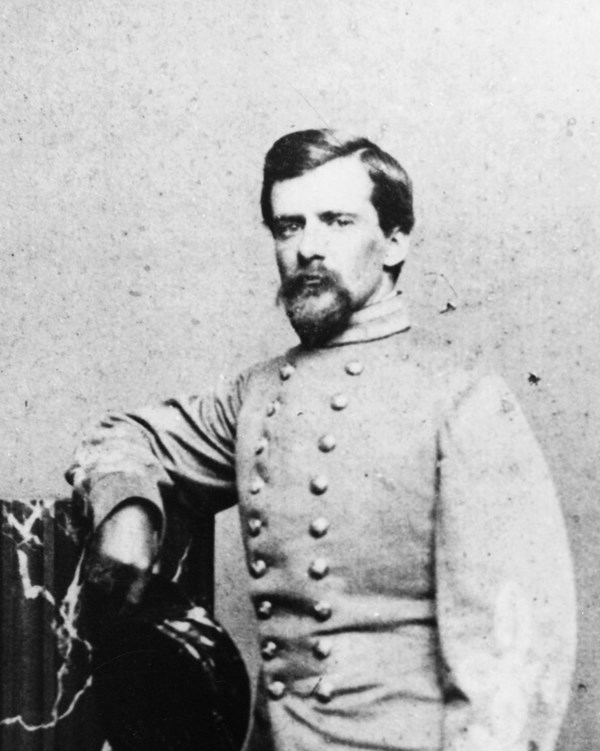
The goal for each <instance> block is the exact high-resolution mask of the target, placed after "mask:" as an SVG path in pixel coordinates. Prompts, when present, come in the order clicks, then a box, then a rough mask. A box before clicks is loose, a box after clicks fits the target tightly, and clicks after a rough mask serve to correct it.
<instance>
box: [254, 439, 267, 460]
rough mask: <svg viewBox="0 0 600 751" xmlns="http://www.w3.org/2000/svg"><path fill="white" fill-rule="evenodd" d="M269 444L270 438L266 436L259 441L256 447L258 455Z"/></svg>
mask: <svg viewBox="0 0 600 751" xmlns="http://www.w3.org/2000/svg"><path fill="white" fill-rule="evenodd" d="M268 445H269V441H268V439H267V438H266V437H265V436H263V437H262V438H261V439H260V440H259V441H258V443H257V444H256V448H255V449H254V451H255V453H256V455H257V456H258V455H259V454H262V453H263V451H264V450H265V449H266V448H267V446H268Z"/></svg>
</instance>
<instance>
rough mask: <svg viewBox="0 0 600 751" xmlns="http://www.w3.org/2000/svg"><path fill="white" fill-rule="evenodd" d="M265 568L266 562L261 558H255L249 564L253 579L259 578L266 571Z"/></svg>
mask: <svg viewBox="0 0 600 751" xmlns="http://www.w3.org/2000/svg"><path fill="white" fill-rule="evenodd" d="M267 568H268V566H267V564H266V562H265V561H263V559H262V558H257V559H256V560H255V561H252V563H251V564H250V573H251V574H252V576H253V577H254V578H255V579H260V577H261V576H264V575H265V574H266V573H267Z"/></svg>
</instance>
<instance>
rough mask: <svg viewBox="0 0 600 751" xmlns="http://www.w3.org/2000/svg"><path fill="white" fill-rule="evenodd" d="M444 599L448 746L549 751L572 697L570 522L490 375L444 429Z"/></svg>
mask: <svg viewBox="0 0 600 751" xmlns="http://www.w3.org/2000/svg"><path fill="white" fill-rule="evenodd" d="M438 472H439V474H438V492H439V495H438V511H437V515H436V536H435V545H436V550H435V556H436V558H435V560H436V597H437V617H438V625H439V636H440V649H441V656H442V666H443V681H444V684H445V689H446V692H445V695H446V701H445V713H444V745H443V749H444V751H551V749H554V747H555V743H556V739H557V736H558V731H559V728H560V724H561V720H562V718H563V715H564V712H565V709H566V704H567V700H568V695H569V687H570V681H571V676H572V670H573V663H574V652H575V597H574V584H573V575H572V566H571V558H570V554H569V549H568V543H567V536H566V532H565V526H564V522H563V518H562V514H561V510H560V506H559V503H558V500H557V498H556V494H555V491H554V487H553V484H552V480H551V478H550V475H549V472H548V469H547V466H546V464H545V461H544V458H543V456H542V454H541V451H540V449H539V446H538V444H537V442H536V440H535V438H534V437H533V434H532V433H531V431H530V429H529V426H528V424H527V422H526V420H525V417H524V416H523V414H522V412H521V410H520V408H519V406H518V405H517V404H516V402H515V399H514V397H513V395H512V394H511V393H510V391H509V390H508V389H507V388H506V386H505V385H504V383H503V382H502V381H501V379H499V378H497V377H495V376H485V377H483V378H481V379H480V380H479V381H478V382H477V383H476V384H475V385H474V386H472V387H471V388H470V389H469V390H468V391H467V392H466V393H464V394H463V396H462V397H461V398H460V399H459V400H458V402H457V403H456V404H454V405H453V407H452V408H450V409H449V410H448V412H447V414H446V419H445V420H444V424H443V426H442V428H441V430H440V444H439V463H438Z"/></svg>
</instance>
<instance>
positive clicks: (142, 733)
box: [86, 576, 250, 751]
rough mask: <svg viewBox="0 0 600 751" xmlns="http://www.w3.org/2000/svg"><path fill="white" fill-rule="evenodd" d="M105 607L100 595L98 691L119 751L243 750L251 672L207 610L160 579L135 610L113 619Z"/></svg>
mask: <svg viewBox="0 0 600 751" xmlns="http://www.w3.org/2000/svg"><path fill="white" fill-rule="evenodd" d="M87 603H88V604H87V606H86V607H87V613H86V618H87V619H88V621H89V619H90V616H91V613H92V610H91V609H90V607H89V598H88V600H87ZM99 605H100V600H99V599H98V598H97V597H96V602H95V607H94V610H95V612H96V613H97V614H98V615H99V618H100V620H99V621H98V620H96V622H95V624H94V628H93V629H92V630H91V632H90V633H91V634H92V637H91V640H92V643H93V647H94V650H93V663H92V667H93V691H94V695H95V699H96V703H97V706H98V709H99V713H100V718H101V722H102V724H103V727H104V730H105V732H106V736H107V739H108V741H109V743H110V744H111V747H112V751H239V749H241V747H242V745H243V742H244V739H245V736H246V732H247V729H248V723H249V715H250V684H249V680H248V674H247V671H246V668H245V665H244V662H243V660H242V658H241V656H240V653H239V651H238V649H237V648H236V646H235V644H234V643H233V641H232V639H231V638H230V636H229V635H228V634H227V633H226V631H225V630H224V629H223V627H222V626H220V625H219V624H218V623H217V621H215V619H214V618H213V617H212V616H210V615H209V614H208V612H207V611H206V609H205V608H203V607H201V606H200V605H197V604H195V603H194V602H192V601H190V600H189V598H187V597H186V595H185V594H184V593H183V591H182V590H181V588H180V587H179V586H178V585H177V584H176V583H174V582H171V581H165V580H163V579H161V578H160V577H158V576H155V577H153V578H152V581H151V582H150V584H149V586H148V590H147V592H146V595H145V597H144V600H143V602H142V604H141V606H140V607H139V608H136V610H135V611H134V612H132V613H131V614H130V615H127V616H116V617H114V618H113V617H106V611H104V613H102V612H101V610H98V606H99Z"/></svg>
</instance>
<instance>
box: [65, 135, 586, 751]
mask: <svg viewBox="0 0 600 751" xmlns="http://www.w3.org/2000/svg"><path fill="white" fill-rule="evenodd" d="M262 212H263V217H264V220H265V223H266V225H267V226H268V228H269V229H270V230H271V232H272V234H273V237H274V241H275V253H276V258H277V264H278V267H279V272H280V275H281V280H282V284H281V290H280V299H281V301H282V303H283V305H284V306H285V309H286V312H287V315H288V316H289V319H290V322H291V324H292V326H293V327H294V329H295V330H296V332H297V333H298V335H299V337H300V340H301V344H300V345H299V346H298V347H296V348H294V349H292V350H290V351H289V352H287V353H286V354H285V355H284V356H282V357H277V358H275V359H273V360H271V361H269V362H266V363H261V364H259V365H257V366H255V367H253V368H251V369H250V370H248V371H247V372H245V373H243V374H242V375H241V376H239V377H238V378H237V379H236V380H235V381H234V382H233V383H232V384H231V385H230V386H229V387H228V388H226V389H224V390H221V392H220V393H217V394H213V395H209V396H205V397H203V398H198V397H192V398H190V399H187V400H184V401H176V400H171V401H169V402H166V403H165V404H163V405H162V406H158V407H150V408H146V409H142V410H139V411H137V412H134V413H131V414H126V415H111V416H109V417H108V418H107V419H106V420H104V421H103V422H102V423H101V424H100V425H99V426H98V427H97V428H96V429H95V430H94V431H93V433H92V434H91V436H90V437H89V438H88V440H87V441H86V443H84V445H83V446H82V447H81V448H80V450H79V453H78V456H77V461H76V464H75V466H74V467H73V468H72V470H71V471H70V473H69V477H70V479H71V481H72V482H73V484H74V485H75V488H76V490H77V492H78V493H80V494H81V495H82V496H84V497H85V498H86V499H88V501H89V502H90V503H91V506H92V508H93V511H94V517H95V522H96V524H97V533H96V537H95V542H94V546H93V550H92V553H91V556H90V561H89V564H88V576H89V578H90V579H91V580H92V581H94V582H96V583H97V584H99V585H100V586H103V587H104V588H106V589H108V590H112V591H114V590H115V588H118V587H121V588H122V596H123V597H124V598H125V599H127V600H128V601H129V602H130V603H136V602H138V601H139V599H140V597H141V594H142V592H143V589H144V586H145V583H146V581H147V579H148V577H149V572H150V570H151V567H152V565H153V563H154V561H155V560H156V558H157V556H158V555H159V540H160V537H161V534H162V528H163V526H164V511H163V508H164V504H165V503H168V502H169V498H170V497H172V496H173V493H172V492H171V491H172V489H173V488H175V487H176V488H177V489H178V491H179V495H181V493H183V495H184V497H185V498H186V499H187V503H189V504H190V505H195V506H196V507H198V508H202V509H209V510H212V511H214V512H216V511H218V510H220V509H223V508H226V507H228V506H231V505H232V504H234V503H235V502H237V501H239V507H240V515H241V521H242V529H243V534H244V543H245V548H246V556H247V564H248V570H249V573H250V579H249V581H250V585H249V586H250V595H251V598H252V601H253V604H254V608H255V612H256V616H257V619H258V624H259V634H260V640H261V654H262V660H263V665H262V671H261V678H260V686H259V693H258V700H257V710H256V714H257V717H256V723H255V734H254V737H253V739H252V741H251V748H253V749H266V748H271V747H272V748H274V749H277V751H283V750H285V751H316V750H317V749H329V751H341V750H342V749H360V750H363V751H366V749H378V750H379V749H381V750H383V749H386V750H393V751H408V750H409V749H410V750H411V751H414V750H416V749H419V751H440V750H441V749H443V750H444V751H548V750H549V749H552V748H553V747H554V743H555V740H556V736H557V733H558V728H559V725H560V721H561V718H562V715H563V713H564V710H565V705H566V701H567V694H568V686H569V680H570V675H571V670H572V664H573V652H574V625H573V617H574V606H573V585H572V578H571V568H570V558H569V555H568V551H567V543H566V536H565V532H564V526H563V521H562V517H561V513H560V509H559V506H558V503H557V501H556V498H555V494H554V490H553V486H552V482H551V480H550V477H549V474H548V471H547V468H546V466H545V463H544V460H543V458H542V456H541V454H540V451H539V449H538V446H537V444H536V442H535V439H534V438H533V436H532V434H531V432H530V430H529V428H528V426H527V424H526V422H525V419H524V417H523V415H522V413H521V411H520V409H519V407H518V405H517V404H516V403H515V400H514V398H513V396H512V395H511V394H510V393H509V391H508V390H507V389H506V387H505V386H504V384H503V383H502V382H501V381H500V379H498V378H497V377H494V376H488V375H482V374H480V373H476V372H473V371H469V370H466V369H464V368H463V367H461V366H460V364H456V363H454V362H453V360H452V358H451V357H450V356H449V355H448V354H447V353H443V354H439V353H436V352H435V351H432V350H431V349H430V348H429V347H427V346H425V345H423V344H420V343H419V342H418V341H415V340H414V337H413V335H412V334H411V333H410V332H409V325H408V322H407V318H406V313H405V310H404V306H403V301H402V298H401V296H400V295H399V294H398V293H397V291H396V280H397V278H398V274H399V271H400V269H401V267H402V264H403V262H404V259H405V257H406V253H407V250H408V239H409V233H410V231H411V229H412V226H413V221H414V220H413V212H412V191H411V184H410V181H409V178H408V176H407V174H406V173H405V171H404V170H403V169H402V167H401V166H400V165H399V164H398V163H397V162H396V161H395V160H394V159H393V158H392V157H390V156H389V155H388V154H386V153H385V152H383V151H381V150H380V149H379V148H378V147H377V146H375V145H374V144H372V143H371V142H370V141H367V140H366V139H363V138H349V137H345V136H343V135H342V134H340V133H338V132H335V131H329V130H309V131H304V132H297V133H292V134H289V135H287V136H285V137H283V138H282V139H280V140H279V141H277V142H276V143H275V144H274V146H273V147H272V148H271V150H270V151H269V153H268V154H267V157H266V161H265V171H264V183H263V191H262Z"/></svg>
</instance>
